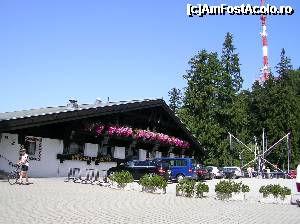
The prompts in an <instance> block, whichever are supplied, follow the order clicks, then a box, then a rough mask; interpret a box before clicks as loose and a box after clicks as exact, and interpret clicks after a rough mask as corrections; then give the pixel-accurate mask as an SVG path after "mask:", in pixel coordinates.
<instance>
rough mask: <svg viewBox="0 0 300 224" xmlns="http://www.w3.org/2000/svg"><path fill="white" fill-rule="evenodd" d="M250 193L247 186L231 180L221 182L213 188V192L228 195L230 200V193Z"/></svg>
mask: <svg viewBox="0 0 300 224" xmlns="http://www.w3.org/2000/svg"><path fill="white" fill-rule="evenodd" d="M249 191H250V187H249V186H248V185H245V184H243V183H242V182H239V183H236V182H234V181H231V180H222V181H220V182H219V183H217V184H216V186H215V192H216V193H221V194H224V195H228V197H229V198H230V197H231V196H232V193H247V192H249Z"/></svg>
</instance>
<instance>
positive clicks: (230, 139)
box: [229, 133, 233, 166]
mask: <svg viewBox="0 0 300 224" xmlns="http://www.w3.org/2000/svg"><path fill="white" fill-rule="evenodd" d="M229 142H230V153H232V138H231V134H230V133H229ZM232 154H233V153H232ZM230 161H231V166H232V158H231V159H230Z"/></svg>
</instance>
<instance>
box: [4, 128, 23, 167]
mask: <svg viewBox="0 0 300 224" xmlns="http://www.w3.org/2000/svg"><path fill="white" fill-rule="evenodd" d="M19 151H20V144H18V135H17V134H8V133H1V134H0V154H1V155H2V156H4V157H5V158H7V159H8V160H10V161H11V162H13V163H17V162H18V160H19ZM14 169H15V168H13V167H11V166H10V165H9V164H8V162H7V161H6V160H4V159H3V158H0V170H4V171H6V172H10V171H12V170H14Z"/></svg>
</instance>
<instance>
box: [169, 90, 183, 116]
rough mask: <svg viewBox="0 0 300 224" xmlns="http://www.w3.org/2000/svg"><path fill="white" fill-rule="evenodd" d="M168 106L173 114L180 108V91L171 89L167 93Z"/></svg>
mask: <svg viewBox="0 0 300 224" xmlns="http://www.w3.org/2000/svg"><path fill="white" fill-rule="evenodd" d="M168 94H169V97H170V98H169V102H170V103H169V106H170V108H171V110H173V111H174V113H175V112H176V111H177V110H178V109H179V108H180V107H181V105H182V95H181V91H180V89H177V88H172V89H171V90H170V91H169V93H168Z"/></svg>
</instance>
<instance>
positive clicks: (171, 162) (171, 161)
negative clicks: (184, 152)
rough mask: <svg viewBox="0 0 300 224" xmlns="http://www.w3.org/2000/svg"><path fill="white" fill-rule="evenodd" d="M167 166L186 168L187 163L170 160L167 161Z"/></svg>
mask: <svg viewBox="0 0 300 224" xmlns="http://www.w3.org/2000/svg"><path fill="white" fill-rule="evenodd" d="M169 165H170V166H186V165H187V162H186V160H183V159H172V160H169Z"/></svg>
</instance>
